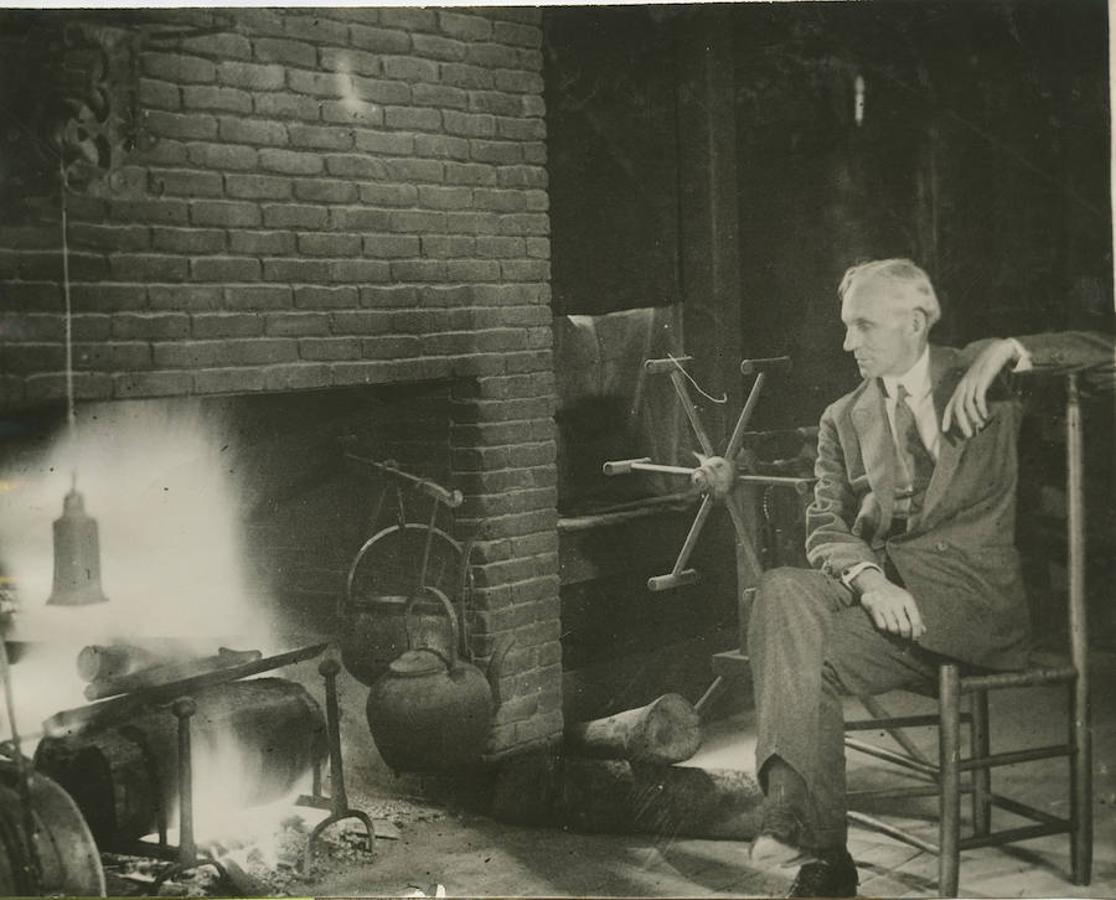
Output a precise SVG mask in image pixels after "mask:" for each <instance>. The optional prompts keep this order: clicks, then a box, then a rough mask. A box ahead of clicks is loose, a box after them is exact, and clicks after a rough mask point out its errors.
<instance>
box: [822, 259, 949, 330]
mask: <svg viewBox="0 0 1116 900" xmlns="http://www.w3.org/2000/svg"><path fill="white" fill-rule="evenodd" d="M870 281H871V282H884V283H886V284H888V285H890V286H892V291H891V292H890V294H889V296H891V297H893V298H894V299H896V300H901V301H903V302H904V303H905V304H906V305H907V306H908V307H909V308H910V309H921V310H922V312H923V313H924V314H925V316H926V322H927V325H928V326H929V325H933V324H934V323H935V322H937V321H938V319H940V318H941V317H942V308H941V306H939V304H938V295H937V294H935V293H934V286H933V285H932V284H931V283H930V276H929V275H927V274H926V273H925V272H924V271H923V270H922V269H920V268H919V267H918V266H916V265H915V264H914V263H913V262H911V261H910V260H909V259H876V260H872V261H871V262H865V263H860V264H859V265H856V266H853V267H852V268H850V269H849V270H848V271H847V272H845V276H844V278H842V279H841V286H840V287H838V288H837V296H838V297H839V298H840V299H841V300H842V301H844V299H845V295H846V294H848V293H849V291H851V290H852V289H853V288H854V287H855V286H856V285H859V284H865V283H866V282H870Z"/></svg>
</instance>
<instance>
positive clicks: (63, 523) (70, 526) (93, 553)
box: [47, 488, 108, 606]
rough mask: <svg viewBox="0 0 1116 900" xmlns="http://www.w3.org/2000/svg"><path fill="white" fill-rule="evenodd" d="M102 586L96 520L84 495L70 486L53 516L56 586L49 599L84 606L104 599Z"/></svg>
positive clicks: (57, 602)
mask: <svg viewBox="0 0 1116 900" xmlns="http://www.w3.org/2000/svg"><path fill="white" fill-rule="evenodd" d="M107 600H108V598H107V597H106V596H105V595H104V592H103V591H102V590H101V546H100V541H99V539H98V537H97V520H96V519H94V518H92V517H91V516H88V515H86V512H85V499H84V498H83V497H82V495H81V494H80V493H78V491H77V489H76V488H71V489H70V492H69V493H68V494H66V497H65V499H64V500H63V501H62V515H61V516H60V517H59V518H57V519H55V520H54V589H53V591H51V594H50V599H49V600H47V603H49V604H54V605H56V606H83V605H85V604H88V603H104V602H106V601H107Z"/></svg>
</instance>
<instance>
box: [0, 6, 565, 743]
mask: <svg viewBox="0 0 1116 900" xmlns="http://www.w3.org/2000/svg"><path fill="white" fill-rule="evenodd" d="M0 38H2V39H3V41H4V44H5V48H6V53H5V61H4V62H3V63H0V66H3V67H5V68H6V71H5V72H4V73H3V74H4V78H3V83H4V84H5V85H16V84H20V83H23V84H26V83H27V80H28V79H36V89H35V90H34V91H28V92H26V94H27V95H26V96H17V95H16V92H14V91H9V96H7V97H6V98H5V104H6V106H7V107H9V108H13V109H16V110H18V111H19V112H20V115H21V117H22V119H21V121H22V123H23V125H25V126H27V127H21V128H20V129H9V130H8V133H7V138H6V140H7V144H6V150H5V159H6V160H7V161H8V162H7V163H6V168H5V169H4V171H3V172H0V185H2V186H0V194H2V195H3V197H4V202H5V207H6V208H7V209H8V210H9V212H8V213H6V216H5V222H4V223H3V225H2V226H0V297H2V302H0V309H2V310H3V312H2V314H0V326H2V331H0V344H2V346H0V404H2V406H3V408H4V409H6V410H8V411H9V412H11V413H21V412H22V411H27V410H35V409H40V408H43V409H45V408H49V407H51V406H52V405H53V406H54V407H57V405H58V404H59V403H60V402H61V401H62V400H63V398H64V397H65V394H66V386H67V331H68V329H69V333H70V343H69V347H70V349H71V351H72V386H73V390H74V395H75V397H76V398H77V400H78V401H79V403H89V402H102V401H117V400H120V401H127V400H145V401H158V400H161V399H165V400H167V401H168V402H171V401H173V400H174V399H175V398H178V399H181V398H186V397H203V398H227V399H228V401H229V402H230V403H233V404H234V405H235V404H246V403H250V402H251V398H259V399H260V400H263V401H266V400H267V398H276V397H286V398H294V399H293V400H291V401H290V402H297V403H299V404H306V406H304V407H303V408H304V409H313V408H317V407H318V406H319V405H322V404H324V405H327V406H329V405H332V406H338V405H340V406H341V407H344V408H348V409H360V408H361V404H362V403H364V402H365V401H364V400H362V399H361V397H362V396H363V395H362V394H361V391H363V390H367V391H370V392H371V394H370V395H369V396H373V395H374V396H375V398H377V403H379V404H380V405H379V406H377V408H385V407H384V401H385V398H389V399H390V398H391V397H392V396H395V397H396V398H397V399H398V397H403V398H406V397H418V398H419V399H420V400H421V403H422V404H425V406H424V408H425V409H426V410H427V413H428V412H429V410H430V409H435V410H438V411H440V413H441V414H442V415H443V419H442V421H443V423H444V438H440V439H439V440H440V441H441V444H440V445H439V446H440V451H439V453H440V455H439V456H438V459H439V461H440V463H444V465H442V466H441V468H438V467H437V466H435V467H434V468H435V472H434V473H435V474H437V475H438V476H440V477H443V478H445V479H446V480H447V482H448V483H449V485H451V486H453V487H456V488H459V489H460V490H461V491H462V492H463V493H464V494H465V503H464V505H463V506H462V508H461V510H460V511H459V515H458V517H457V522H458V525H459V527H460V528H461V529H462V531H463V532H467V533H469V534H471V535H475V536H476V537H477V541H476V544H475V549H474V554H475V555H474V559H475V561H476V573H475V576H476V585H477V587H476V592H475V600H476V604H477V611H476V623H477V627H476V631H475V632H474V634H473V635H472V638H473V641H474V643H475V645H476V646H475V647H474V650H475V651H476V652H477V653H478V655H479V657H480V659H481V661H483V659H484V654H486V653H491V651H492V647H493V644H494V641H495V640H496V639H498V638H500V637H502V636H506V637H514V639H515V648H516V649H515V652H514V653H513V654H511V655H509V657H508V659H507V660H506V661H505V664H504V666H503V684H502V692H501V693H502V697H503V700H504V702H503V705H502V706H501V708H500V710H499V711H498V714H497V720H496V723H497V724H496V728H495V731H494V734H493V738H492V741H491V745H490V755H491V756H493V757H501V756H504V755H507V754H510V753H513V752H518V751H520V750H522V749H525V748H528V747H531V746H535V745H539V744H547V743H552V742H554V741H555V740H556V739H557V738H558V736H559V735H560V733H561V729H562V712H561V689H560V684H561V661H560V657H561V653H560V649H559V634H560V628H559V601H558V574H557V573H558V554H557V544H558V538H557V531H556V522H557V514H556V511H555V504H556V485H555V480H556V467H555V443H554V432H553V419H552V417H553V412H554V395H555V389H554V374H553V368H552V360H551V343H552V331H551V311H550V306H549V301H550V286H549V281H550V272H549V253H550V250H549V236H548V235H549V216H548V197H547V172H546V168H545V163H546V145H545V143H544V140H545V136H546V133H545V123H544V118H543V115H544V105H543V99H542V75H541V69H542V54H541V51H540V46H541V14H540V12H539V11H538V10H536V9H520V8H492V9H483V10H478V9H468V10H465V9H461V10H448V9H434V8H392V9H389V8H384V9H374V8H359V9H358V8H344V9H312V10H311V9H297V8H291V9H235V10H221V9H206V10H162V11H158V10H130V11H129V10H114V11H104V12H93V11H80V10H71V11H61V12H45V11H34V12H29V11H22V12H9V13H6V14H5V15H4V18H3V20H2V28H0ZM17 76H18V77H17ZM36 129H37V131H36ZM59 135H60V137H58V138H57V139H55V138H54V137H52V136H59ZM52 141H53V143H52ZM52 147H53V148H54V149H49V148H52ZM59 151H60V152H61V154H62V159H63V164H64V165H65V166H66V173H67V180H68V184H69V187H68V188H67V190H66V195H65V202H64V204H63V203H62V200H61V198H60V191H59V179H58V168H59V162H58V158H57V153H58V152H59ZM63 205H64V208H65V216H66V219H67V222H66V227H65V228H63V227H62V210H63ZM63 234H64V235H65V250H64V247H63ZM67 272H68V279H67V278H66V274H67ZM67 280H68V295H69V303H70V310H71V314H70V316H69V317H67V316H66V314H65V310H66V302H67V301H66V295H67V291H66V289H65V286H66V283H67ZM395 389H398V390H397V391H396V392H395V394H394V395H393V390H395ZM348 399H351V400H352V406H351V407H346V403H347V400H348ZM272 402H278V401H274V400H273V401H272ZM283 402H287V400H284V401H283ZM375 405H376V404H372V406H375ZM388 406H391V404H390V403H389V404H388ZM369 408H371V407H369ZM392 408H393V409H394V410H395V414H396V415H400V409H401V407H400V406H399V404H398V402H397V401H396V402H395V406H394V407H392ZM415 408H416V409H417V408H418V407H415ZM402 409H403V413H402V419H401V421H403V420H405V419H406V418H407V412H406V409H407V408H406V407H405V406H404V407H402ZM427 413H424V414H427ZM389 418H390V417H389ZM427 463H429V460H428V461H427ZM418 464H419V466H420V468H421V466H422V464H423V463H422V461H421V460H419V461H418ZM430 464H431V465H433V464H432V463H430Z"/></svg>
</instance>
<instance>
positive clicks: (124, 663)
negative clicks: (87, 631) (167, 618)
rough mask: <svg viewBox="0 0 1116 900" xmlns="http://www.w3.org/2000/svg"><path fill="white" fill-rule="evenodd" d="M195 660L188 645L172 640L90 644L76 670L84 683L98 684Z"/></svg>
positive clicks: (82, 654) (83, 649) (85, 648)
mask: <svg viewBox="0 0 1116 900" xmlns="http://www.w3.org/2000/svg"><path fill="white" fill-rule="evenodd" d="M196 656H197V653H195V652H194V651H193V650H192V649H191V645H190V643H189V642H187V641H182V640H175V639H173V638H153V639H149V640H135V641H128V642H127V643H115V644H89V645H88V646H85V647H82V649H81V652H80V653H78V656H77V670H78V675H79V677H80V678H81V680H82V681H86V682H89V681H98V680H101V679H105V678H116V677H118V676H120V675H127V674H129V673H131V672H135V671H137V670H139V669H146V668H148V667H150V666H158V665H165V664H166V663H171V662H182V661H183V660H186V659H189V658H191V657H196Z"/></svg>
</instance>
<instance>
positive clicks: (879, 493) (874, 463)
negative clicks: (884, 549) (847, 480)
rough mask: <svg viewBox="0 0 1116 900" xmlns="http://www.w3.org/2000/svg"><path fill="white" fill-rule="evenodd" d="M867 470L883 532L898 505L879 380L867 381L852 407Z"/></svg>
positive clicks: (889, 437) (887, 426) (881, 531)
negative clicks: (896, 504)
mask: <svg viewBox="0 0 1116 900" xmlns="http://www.w3.org/2000/svg"><path fill="white" fill-rule="evenodd" d="M852 421H853V427H854V428H856V433H857V437H858V438H859V440H860V453H861V456H862V457H863V459H864V471H865V474H866V475H867V476H868V483H869V484H870V485H871V486H872V493H873V494H875V495H876V498H877V500H878V502H879V507H880V519H881V521H880V525H879V532H878V533H880V534H883V533H885V532H886V531H887V530H888V529H889V528H890V527H891V516H892V511H893V509H894V507H895V449H894V444H893V442H892V440H891V428H890V426H889V425H888V423H887V409H886V408H885V407H884V395H883V391H882V390H881V389H880V384H879V381H878V379H875V378H873V379H872V380H870V381H868V382H867V383H866V384H865V386H864V390H863V391H862V392H861V394H860V397H858V398H857V400H856V403H855V404H854V405H853V408H852Z"/></svg>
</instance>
